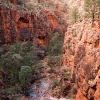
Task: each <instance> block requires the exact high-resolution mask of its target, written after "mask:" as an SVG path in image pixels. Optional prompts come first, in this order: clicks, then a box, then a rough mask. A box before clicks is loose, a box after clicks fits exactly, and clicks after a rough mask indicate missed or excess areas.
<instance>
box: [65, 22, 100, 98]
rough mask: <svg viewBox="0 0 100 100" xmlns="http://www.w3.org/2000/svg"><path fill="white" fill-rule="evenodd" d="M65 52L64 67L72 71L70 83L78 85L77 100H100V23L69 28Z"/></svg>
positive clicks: (79, 24)
mask: <svg viewBox="0 0 100 100" xmlns="http://www.w3.org/2000/svg"><path fill="white" fill-rule="evenodd" d="M63 52H64V54H63V58H64V60H63V66H64V67H65V68H70V69H71V72H70V75H71V79H70V82H71V83H74V85H77V95H76V100H100V23H99V22H98V23H96V22H95V26H94V27H93V28H91V23H89V22H88V21H83V22H81V23H76V24H75V25H72V26H69V27H68V31H67V32H66V34H65V39H64V49H63Z"/></svg>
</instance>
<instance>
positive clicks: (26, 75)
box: [19, 66, 32, 86]
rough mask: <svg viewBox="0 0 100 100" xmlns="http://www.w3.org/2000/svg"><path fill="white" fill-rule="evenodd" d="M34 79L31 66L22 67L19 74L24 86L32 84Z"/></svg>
mask: <svg viewBox="0 0 100 100" xmlns="http://www.w3.org/2000/svg"><path fill="white" fill-rule="evenodd" d="M31 78H32V69H31V67H29V66H22V67H21V70H20V72H19V81H20V83H21V85H22V86H26V85H29V84H30V81H31Z"/></svg>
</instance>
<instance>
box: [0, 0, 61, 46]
mask: <svg viewBox="0 0 100 100" xmlns="http://www.w3.org/2000/svg"><path fill="white" fill-rule="evenodd" d="M15 1H16V0H15ZM13 3H14V2H13ZM37 13H38V14H36V13H34V11H17V10H16V9H14V8H9V7H7V6H5V5H4V4H3V3H0V44H4V43H12V42H14V41H16V39H18V40H22V41H24V40H31V41H33V43H35V44H38V43H39V44H47V43H48V40H49V36H50V34H52V33H53V32H54V31H57V30H58V29H59V24H58V21H57V18H56V17H55V15H53V14H52V13H50V12H48V11H46V10H43V9H41V10H40V11H39V12H37Z"/></svg>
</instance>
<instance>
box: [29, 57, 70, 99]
mask: <svg viewBox="0 0 100 100" xmlns="http://www.w3.org/2000/svg"><path fill="white" fill-rule="evenodd" d="M47 61H48V57H45V58H44V59H43V60H42V61H41V62H42V65H43V66H45V67H47ZM44 74H45V77H44V78H41V79H39V80H37V81H35V83H33V84H32V86H31V88H30V91H29V97H28V99H29V100H72V99H67V98H59V99H58V98H54V97H52V96H51V95H52V86H53V81H54V80H53V79H52V78H51V77H50V76H52V75H48V73H47V71H46V70H45V72H44Z"/></svg>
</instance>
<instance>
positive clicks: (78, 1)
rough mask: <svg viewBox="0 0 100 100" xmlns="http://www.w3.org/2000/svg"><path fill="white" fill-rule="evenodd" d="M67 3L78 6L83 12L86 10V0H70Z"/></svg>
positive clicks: (70, 6) (70, 5)
mask: <svg viewBox="0 0 100 100" xmlns="http://www.w3.org/2000/svg"><path fill="white" fill-rule="evenodd" d="M67 3H68V6H69V8H71V9H72V8H73V7H75V6H76V7H77V8H78V10H79V12H80V13H81V14H82V13H83V12H84V0H68V1H67Z"/></svg>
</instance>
